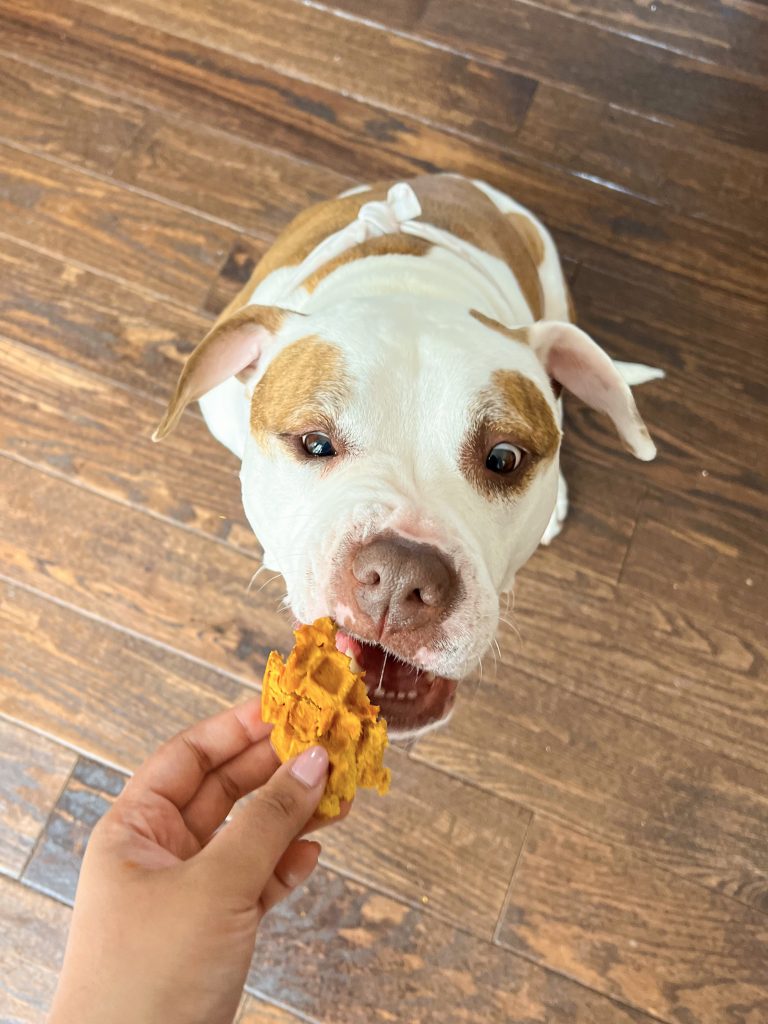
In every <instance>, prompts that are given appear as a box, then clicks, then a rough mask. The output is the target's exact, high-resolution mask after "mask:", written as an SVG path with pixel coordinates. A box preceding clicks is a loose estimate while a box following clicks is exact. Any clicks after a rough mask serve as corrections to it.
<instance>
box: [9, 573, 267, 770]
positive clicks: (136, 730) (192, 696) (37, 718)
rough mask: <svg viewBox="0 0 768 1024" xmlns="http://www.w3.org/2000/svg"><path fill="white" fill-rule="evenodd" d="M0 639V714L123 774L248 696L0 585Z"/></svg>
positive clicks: (178, 658) (173, 657)
mask: <svg viewBox="0 0 768 1024" xmlns="http://www.w3.org/2000/svg"><path fill="white" fill-rule="evenodd" d="M0 636H1V637H2V641H1V647H2V650H3V654H4V657H3V659H2V662H0V712H2V714H3V715H6V716H7V717H8V718H10V719H13V720H14V721H16V722H19V723H23V724H24V725H26V726H28V727H29V728H31V729H34V730H36V731H39V732H41V733H43V734H45V735H47V736H50V737H55V738H56V739H57V740H58V741H60V742H61V743H63V744H65V745H66V746H68V747H71V748H73V749H75V750H78V751H81V752H82V753H84V754H86V755H87V756H90V757H94V758H96V759H98V760H100V761H103V762H107V763H108V764H111V765H113V766H117V767H120V768H122V769H123V770H129V771H133V770H134V769H135V768H136V767H138V765H139V764H140V763H141V762H142V761H143V760H144V759H145V758H146V757H148V756H149V755H150V754H151V753H152V752H153V751H154V750H155V749H156V748H157V747H159V746H160V744H161V743H163V742H164V741H165V740H167V739H169V738H170V737H171V736H173V735H174V734H175V733H176V732H179V731H180V730H181V729H184V728H186V727H187V726H189V725H191V724H192V723H193V722H195V721H198V720H199V719H201V718H205V717H207V716H208V715H213V714H216V713H217V712H219V711H223V710H224V709H225V708H229V707H231V706H232V705H233V704H234V703H236V702H238V701H241V700H245V699H246V698H247V697H249V696H252V694H253V691H252V690H251V689H249V688H247V687H245V686H240V685H238V684H237V683H234V682H233V681H232V680H230V679H228V678H226V677H225V676H222V675H217V674H216V673H214V672H212V671H211V670H210V669H208V668H206V667H205V666H202V665H200V664H197V663H196V662H194V661H190V660H189V659H188V658H185V657H184V656H183V655H182V654H180V653H178V652H174V651H169V650H165V649H163V648H161V647H157V646H154V645H152V644H150V643H147V642H146V641H144V640H142V639H141V638H139V637H136V636H133V635H131V634H130V633H126V632H121V631H119V630H116V629H113V628H112V627H110V626H108V625H105V624H104V623H102V622H99V621H97V620H94V619H92V618H88V617H86V616H83V615H79V614H78V613H77V612H76V611H73V610H71V609H68V608H65V607H62V606H60V605H57V604H54V603H52V602H50V601H48V600H46V599H44V598H43V597H40V596H39V595H37V594H33V593H29V592H28V591H26V590H24V589H23V588H21V587H18V586H13V585H11V584H8V583H5V582H3V583H0Z"/></svg>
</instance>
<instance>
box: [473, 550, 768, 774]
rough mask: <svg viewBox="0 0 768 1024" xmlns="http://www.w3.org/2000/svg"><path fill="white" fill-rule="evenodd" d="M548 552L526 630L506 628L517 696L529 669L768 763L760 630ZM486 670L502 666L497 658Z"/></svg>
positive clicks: (529, 590)
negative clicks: (572, 574)
mask: <svg viewBox="0 0 768 1024" xmlns="http://www.w3.org/2000/svg"><path fill="white" fill-rule="evenodd" d="M565 536H567V530H566V534H565ZM558 542H559V539H558ZM550 558H551V555H550V551H544V550H542V551H540V552H538V553H537V554H536V555H535V556H534V559H533V561H532V562H531V564H530V566H529V568H528V569H526V570H524V572H523V573H521V575H520V581H519V586H518V590H517V594H516V600H515V611H514V617H513V621H514V624H515V627H516V630H517V631H519V634H518V633H516V632H513V631H512V630H510V629H508V628H504V629H502V630H501V631H500V632H499V636H498V640H499V648H500V652H499V657H500V661H501V667H500V668H499V669H498V674H499V680H500V681H501V682H502V684H503V681H504V680H509V683H508V684H507V685H508V686H509V687H510V692H511V693H514V687H515V682H514V681H515V680H516V678H517V674H518V673H519V672H524V673H525V674H526V675H527V676H528V677H529V678H531V679H540V680H541V681H542V682H546V683H548V684H549V685H551V686H554V687H556V688H557V689H558V690H563V691H568V692H571V693H574V694H577V695H579V696H581V697H587V698H589V699H590V700H593V701H595V702H596V703H597V704H600V705H603V706H605V707H607V708H608V709H613V710H617V711H621V712H623V713H624V714H626V715H628V716H629V717H630V718H632V719H636V720H640V721H642V722H646V723H648V724H650V725H654V726H659V727H661V728H662V729H663V730H665V731H666V732H669V733H671V734H673V735H675V736H679V737H681V738H683V739H685V740H686V741H687V742H688V743H691V744H695V745H699V744H700V745H702V746H705V747H706V748H708V749H709V750H710V751H713V752H718V753H721V754H724V755H726V756H727V757H729V758H730V759H732V760H734V761H737V762H741V763H744V764H747V765H751V766H752V767H753V768H756V769H758V770H761V771H764V770H766V768H768V757H767V756H766V751H767V750H768V678H767V677H766V671H765V668H766V662H767V661H768V646H767V645H766V644H765V641H764V639H763V637H762V634H761V631H760V630H755V629H754V628H752V626H751V624H750V623H749V622H746V623H745V622H743V621H741V620H740V619H738V618H736V617H734V621H732V622H731V621H729V619H728V616H727V615H726V614H725V613H724V614H723V615H722V616H721V617H720V621H718V622H712V621H711V620H708V619H706V618H702V617H701V616H698V617H697V616H694V615H691V614H690V613H689V612H688V611H687V610H686V608H685V606H684V605H683V603H682V602H680V601H678V600H677V598H678V591H673V592H672V593H671V595H670V596H671V599H670V600H665V601H663V600H661V599H660V595H659V594H658V593H653V594H648V593H646V594H644V593H640V592H638V591H637V590H635V589H633V588H631V587H629V586H624V585H622V586H620V587H613V588H611V587H608V586H606V585H604V584H602V583H601V584H600V586H599V588H597V587H595V586H594V585H593V581H592V579H591V578H590V579H588V578H587V577H586V576H585V575H583V574H582V576H581V577H579V578H577V579H568V578H566V577H563V576H561V574H560V567H559V566H557V567H555V565H554V563H553V562H552V561H550ZM676 558H677V555H676V554H675V555H674V557H672V558H671V561H672V564H673V566H674V564H675V560H676ZM671 571H674V569H673V570H671ZM660 589H661V588H660V587H658V588H657V590H660ZM553 621H554V622H556V628H553ZM486 670H487V671H489V672H491V673H493V671H494V665H493V662H492V661H491V659H489V658H486Z"/></svg>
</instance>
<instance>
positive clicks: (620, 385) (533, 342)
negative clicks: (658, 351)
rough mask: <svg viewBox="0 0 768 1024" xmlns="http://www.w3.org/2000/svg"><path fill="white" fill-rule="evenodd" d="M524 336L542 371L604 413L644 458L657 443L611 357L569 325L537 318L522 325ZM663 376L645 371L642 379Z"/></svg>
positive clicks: (628, 445)
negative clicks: (542, 366) (543, 369)
mask: <svg viewBox="0 0 768 1024" xmlns="http://www.w3.org/2000/svg"><path fill="white" fill-rule="evenodd" d="M527 340H528V343H529V345H530V346H531V348H532V349H533V350H534V351H535V352H536V354H537V355H538V357H539V359H541V361H542V363H543V364H544V367H545V369H546V371H547V373H548V374H549V375H550V377H552V379H553V380H555V381H557V383H558V384H561V385H562V386H563V387H564V388H567V389H568V391H571V392H573V394H574V395H576V396H577V397H578V398H580V399H581V400H582V401H583V402H586V403H587V405H590V406H592V408H593V409H597V410H599V411H600V412H604V413H607V414H608V415H609V416H610V418H611V419H612V420H613V425H614V426H615V427H616V430H617V431H618V434H619V437H620V438H621V439H622V441H623V442H624V444H625V445H626V446H627V448H628V449H629V450H630V451H631V452H632V454H633V455H634V456H636V458H638V459H642V460H643V461H644V462H649V461H650V460H651V459H653V458H655V456H656V446H655V444H654V443H653V441H652V440H651V435H650V434H649V433H648V430H647V428H646V426H645V424H644V423H643V421H642V419H641V418H640V413H639V412H638V411H637V406H636V405H635V400H634V398H633V397H632V392H631V391H630V389H629V385H628V384H627V383H626V381H625V380H624V378H623V377H622V376H621V374H620V373H619V371H618V370H617V369H616V366H615V365H614V363H613V361H612V360H611V358H610V356H608V355H607V353H606V352H604V351H603V350H602V349H601V348H600V346H599V345H597V344H596V343H595V342H594V341H593V340H592V339H591V338H590V336H589V335H588V334H586V333H585V332H584V331H582V330H581V329H580V328H579V327H576V326H575V325H574V324H569V323H566V322H564V321H563V322H560V321H557V320H540V321H539V322H538V323H535V324H533V325H532V326H531V327H528V328H527ZM658 376H663V374H661V373H660V372H654V373H650V374H649V376H648V377H647V379H649V380H650V379H652V378H653V377H658Z"/></svg>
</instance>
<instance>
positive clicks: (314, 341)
mask: <svg viewBox="0 0 768 1024" xmlns="http://www.w3.org/2000/svg"><path fill="white" fill-rule="evenodd" d="M573 320H574V316H573V310H572V305H571V300H570V296H569V292H568V286H567V284H566V281H565V278H564V276H563V271H562V268H561V265H560V260H559V257H558V254H557V250H556V248H555V244H554V242H553V240H552V238H551V236H550V234H549V232H548V231H547V230H546V228H545V227H544V226H543V225H542V224H541V223H540V222H539V221H538V219H537V218H536V217H534V216H533V214H532V213H530V211H528V210H527V209H525V208H524V207H522V206H520V205H519V204H518V203H516V202H515V201H513V200H512V199H510V198H509V197H508V196H506V195H504V194H503V193H501V192H499V191H498V190H496V189H495V188H492V187H491V186H489V185H487V184H485V183H484V182H482V181H473V180H469V179H466V178H463V177H461V176H458V175H452V174H439V175H423V176H420V177H415V178H413V179H411V180H408V181H399V182H394V183H387V184H381V185H375V186H361V187H359V188H356V189H352V190H350V191H349V192H345V193H342V194H341V195H340V196H338V197H337V198H335V199H331V200H329V201H327V202H322V203H319V204H318V205H315V206H313V207H311V208H309V209H307V210H305V211H304V212H303V213H301V214H300V215H299V216H298V217H296V219H295V220H294V221H293V222H292V223H291V224H290V225H289V227H288V228H287V229H286V230H285V231H284V232H283V233H282V234H281V235H280V237H279V238H278V239H277V240H276V242H275V243H274V245H273V246H272V247H271V248H270V249H269V251H268V252H267V253H266V254H265V256H264V257H263V258H262V260H261V261H260V263H259V264H258V266H257V267H256V269H255V271H254V273H253V276H252V278H251V280H250V281H249V282H248V284H247V285H246V286H245V288H243V290H242V291H241V292H240V294H239V295H238V296H237V297H236V298H235V299H234V300H233V301H232V302H231V303H230V305H229V306H228V307H227V308H226V310H225V311H224V312H223V313H222V315H221V316H220V317H219V319H218V320H217V321H216V323H215V325H214V326H213V328H212V330H211V331H210V332H209V333H208V334H207V335H206V337H205V338H204V339H203V340H202V341H201V342H200V344H199V345H198V346H197V348H196V349H195V350H194V351H193V352H192V354H191V355H190V356H189V358H188V360H187V361H186V364H185V366H184V368H183V370H182V372H181V375H180V378H179V381H178V384H177V387H176V390H175V393H174V395H173V397H172V399H171V401H170V404H169V406H168V408H167V411H166V413H165V416H164V417H163V419H162V421H161V423H160V424H159V426H158V428H157V430H156V431H155V433H154V435H153V439H154V440H160V439H162V438H163V437H164V436H166V435H167V434H168V432H169V431H170V430H172V429H173V427H174V426H175V425H176V423H177V421H178V419H179V417H180V416H181V413H182V411H183V410H184V408H185V406H186V405H188V404H189V403H190V402H192V401H195V400H199V402H200V407H201V409H202V413H203V416H204V418H205V421H206V423H207V425H208V427H209V429H210V431H211V433H212V434H213V436H214V437H215V438H216V439H217V440H218V441H220V442H221V443H222V444H223V445H225V446H226V447H227V448H229V450H230V451H231V452H233V453H234V454H235V455H236V456H237V457H238V459H240V460H241V463H242V468H241V473H240V480H241V485H242V499H243V505H244V508H245V513H246V516H247V517H248V520H249V522H250V524H251V526H252V528H253V530H254V532H255V534H256V536H257V538H258V540H259V542H260V544H261V546H262V548H263V551H264V559H263V564H264V566H265V567H267V568H269V569H272V570H275V571H276V572H278V573H280V574H282V576H283V578H284V580H285V583H286V587H287V603H288V604H289V606H290V608H291V610H292V612H293V614H294V616H295V617H296V619H297V620H298V621H300V622H311V621H313V620H314V619H316V618H319V617H320V616H324V615H330V616H332V617H333V618H334V619H335V620H336V622H337V624H338V626H339V631H338V637H337V645H338V647H339V649H340V650H342V651H344V652H345V653H347V654H349V655H350V657H351V658H353V659H354V661H355V664H356V665H357V666H358V667H361V668H363V669H365V672H366V681H367V685H368V689H369V693H370V695H371V697H372V699H373V700H374V703H376V704H378V705H379V706H380V707H381V713H382V715H383V717H384V718H385V719H386V721H387V723H388V727H389V731H390V734H391V735H392V736H395V737H401V738H402V737H407V736H413V735H417V734H419V733H421V732H423V731H424V730H426V729H430V728H434V727H436V726H438V725H441V724H444V723H445V722H446V721H447V719H448V717H449V715H450V713H451V710H452V707H453V704H454V700H455V696H456V691H457V686H458V681H459V680H461V679H462V678H463V677H464V676H466V675H467V674H468V672H469V671H470V670H471V669H472V668H473V667H474V666H475V665H476V664H477V663H478V661H479V659H480V658H481V657H482V655H483V654H484V653H485V651H486V650H487V649H488V647H489V645H490V644H491V642H492V640H493V637H494V634H495V632H496V629H497V626H498V620H499V597H500V595H502V594H504V593H505V592H509V591H511V590H512V588H513V585H514V581H515V575H516V573H517V572H518V570H519V569H520V567H521V566H522V565H523V564H524V563H525V562H526V561H527V559H528V558H529V557H530V556H531V555H532V553H533V552H534V551H535V549H536V548H537V546H538V545H539V543H542V542H543V543H548V542H549V541H551V540H552V539H553V538H554V537H555V536H556V535H557V533H558V532H559V530H560V528H561V526H562V522H563V520H564V518H565V515H566V511H567V504H568V501H567V491H566V485H565V481H564V479H563V477H562V474H561V473H560V471H559V451H560V442H561V437H562V430H561V424H562V416H561V398H560V392H561V389H563V388H564V389H567V390H569V391H571V392H572V393H574V394H575V395H577V396H578V397H579V398H581V399H582V400H583V401H584V402H586V403H587V404H588V405H590V406H592V407H593V408H594V409H598V410H600V411H602V412H605V413H607V415H608V416H609V417H610V419H611V420H612V421H613V425H614V427H615V429H616V431H617V433H618V435H619V437H620V439H621V440H622V442H623V443H624V445H625V446H626V447H627V448H628V449H629V451H630V452H631V453H632V454H633V455H634V456H636V457H637V458H638V459H642V460H650V459H653V458H654V457H655V454H656V449H655V446H654V444H653V441H652V440H651V438H650V435H649V433H648V430H647V429H646V427H645V425H644V424H643V421H642V420H641V418H640V415H639V413H638V411H637V408H636V406H635V402H634V399H633V397H632V392H631V390H630V387H629V384H637V383H642V382H644V381H646V380H652V379H654V378H655V377H659V376H662V374H661V373H660V371H657V370H653V369H652V368H649V367H644V366H640V365H637V364H618V363H614V362H613V361H612V360H611V359H610V358H609V356H608V355H607V354H606V353H605V352H604V351H603V350H602V349H601V348H600V347H599V346H598V345H597V344H596V343H595V342H594V341H593V340H592V339H591V338H590V337H589V336H588V335H587V334H586V333H585V332H584V331H582V330H581V329H580V328H578V327H577V326H575V324H574V322H573Z"/></svg>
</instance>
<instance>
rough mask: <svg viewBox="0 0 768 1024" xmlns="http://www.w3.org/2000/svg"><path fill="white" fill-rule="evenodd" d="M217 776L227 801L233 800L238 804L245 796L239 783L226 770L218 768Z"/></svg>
mask: <svg viewBox="0 0 768 1024" xmlns="http://www.w3.org/2000/svg"><path fill="white" fill-rule="evenodd" d="M215 775H216V778H217V780H218V783H219V785H220V786H221V788H222V791H223V793H224V795H225V796H226V798H227V800H231V801H232V803H233V804H234V803H237V801H238V800H239V799H240V797H241V796H242V795H243V792H242V790H241V789H240V786H239V785H238V784H237V782H236V781H235V780H234V779H233V778H232V776H231V775H230V774H229V772H227V771H226V770H225V769H224V768H218V769H217V770H216V772H215Z"/></svg>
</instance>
